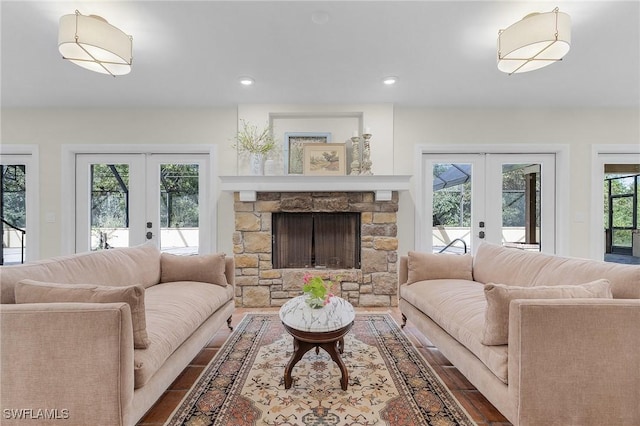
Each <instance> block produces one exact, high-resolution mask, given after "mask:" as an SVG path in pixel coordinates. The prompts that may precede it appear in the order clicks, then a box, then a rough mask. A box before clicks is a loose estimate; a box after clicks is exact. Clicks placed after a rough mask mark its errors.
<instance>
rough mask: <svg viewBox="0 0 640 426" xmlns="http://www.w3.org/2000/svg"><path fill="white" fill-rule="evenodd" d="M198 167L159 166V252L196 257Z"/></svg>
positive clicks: (189, 165)
mask: <svg viewBox="0 0 640 426" xmlns="http://www.w3.org/2000/svg"><path fill="white" fill-rule="evenodd" d="M198 176H199V166H198V164H161V165H160V200H159V202H160V250H161V251H166V252H169V253H174V254H197V253H198V247H199V245H200V241H199V220H200V216H199V212H200V206H199V197H198V194H199V185H200V183H199V178H198Z"/></svg>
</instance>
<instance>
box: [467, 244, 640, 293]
mask: <svg viewBox="0 0 640 426" xmlns="http://www.w3.org/2000/svg"><path fill="white" fill-rule="evenodd" d="M559 277H560V278H561V279H558V278H559ZM473 279H474V280H475V281H479V282H481V283H485V284H488V283H501V284H507V285H517V286H522V287H527V286H534V285H555V283H557V284H561V285H578V284H582V283H586V282H590V281H593V280H596V279H607V280H609V283H610V284H611V293H612V294H613V297H614V298H616V299H640V267H638V265H622V264H619V263H610V262H601V261H596V260H591V259H577V258H569V257H562V256H555V255H549V254H544V253H537V252H529V251H524V250H519V249H516V248H506V247H502V246H498V245H494V244H488V243H482V244H480V246H479V247H478V251H477V253H476V254H475V256H474V258H473Z"/></svg>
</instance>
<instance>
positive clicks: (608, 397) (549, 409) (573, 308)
mask: <svg viewBox="0 0 640 426" xmlns="http://www.w3.org/2000/svg"><path fill="white" fill-rule="evenodd" d="M639 324H640V300H632V299H627V300H624V299H573V300H567V299H564V300H559V299H548V300H539V299H536V300H514V301H512V302H511V304H510V306H509V354H508V359H509V361H508V362H509V372H508V375H509V394H510V396H511V397H512V398H513V401H515V404H516V407H515V408H516V411H517V420H518V423H519V424H520V425H522V426H526V425H540V424H546V425H587V424H588V425H596V424H617V425H632V424H634V425H637V424H640V404H638V398H639V397H640V351H639V350H638V348H640V328H639V326H638V325H639Z"/></svg>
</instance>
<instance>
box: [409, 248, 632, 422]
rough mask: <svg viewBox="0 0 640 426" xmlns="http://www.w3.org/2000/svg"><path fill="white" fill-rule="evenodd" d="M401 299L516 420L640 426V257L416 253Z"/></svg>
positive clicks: (451, 357) (481, 250) (418, 322)
mask: <svg viewBox="0 0 640 426" xmlns="http://www.w3.org/2000/svg"><path fill="white" fill-rule="evenodd" d="M599 279H606V281H604V282H603V281H601V280H599ZM607 281H608V283H607ZM584 283H590V284H589V285H586V286H584V285H582V284H584ZM493 284H496V285H493ZM499 284H502V285H499ZM552 286H553V287H557V288H551V287H552ZM521 287H522V288H521ZM578 287H579V288H578ZM585 291H586V294H585ZM603 291H604V293H603ZM558 292H560V293H559V294H558ZM575 292H577V293H575ZM611 296H612V298H611ZM399 297H400V301H399V306H400V310H401V312H402V314H403V317H404V320H405V322H406V320H408V321H410V322H411V323H412V324H414V325H415V327H417V328H418V329H419V330H420V331H421V332H422V333H423V334H424V335H425V336H426V337H427V338H428V339H429V340H430V341H431V342H432V343H433V344H434V345H435V346H436V347H438V349H440V351H441V352H442V353H443V354H444V355H445V356H446V357H447V358H448V359H449V360H450V361H451V362H452V363H453V364H454V365H455V366H456V367H457V368H458V370H460V372H462V374H464V376H465V377H467V378H468V379H469V381H470V382H471V383H472V384H473V385H474V386H475V387H476V388H477V389H478V390H479V391H480V392H481V393H482V394H483V395H484V396H485V397H486V398H487V399H488V400H489V401H490V402H491V403H492V404H493V405H494V406H495V407H497V408H498V410H500V412H502V414H504V415H505V417H506V418H507V419H509V420H510V421H511V422H512V423H513V424H515V425H523V426H524V425H535V426H538V425H562V426H568V425H579V426H588V425H598V426H599V425H605V424H606V425H609V424H611V425H613V424H615V425H618V426H620V425H639V424H640V300H638V299H640V266H635V265H619V264H612V263H605V262H596V261H590V260H583V259H570V258H563V257H558V256H550V255H545V254H540V253H532V252H525V251H521V250H517V249H513V248H511V249H509V248H502V247H499V246H495V245H490V244H482V245H481V246H480V247H479V248H478V250H477V253H476V254H475V256H473V257H471V255H463V256H456V255H450V254H426V253H416V252H409V254H408V256H403V257H401V259H400V264H399ZM509 302H510V303H509ZM501 318H502V320H501ZM403 325H404V324H403ZM500 335H502V337H501V336H500ZM502 339H504V340H502Z"/></svg>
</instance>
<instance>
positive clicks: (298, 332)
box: [280, 296, 356, 390]
mask: <svg viewBox="0 0 640 426" xmlns="http://www.w3.org/2000/svg"><path fill="white" fill-rule="evenodd" d="M304 299H305V296H298V297H294V298H293V299H291V300H289V301H288V302H286V303H285V304H284V305H282V307H281V308H280V320H281V321H282V324H283V325H284V328H285V329H286V330H287V332H289V334H291V335H292V336H293V355H292V356H291V359H290V360H289V363H288V364H287V366H286V367H285V369H284V388H285V389H289V388H290V387H291V384H292V382H293V379H292V378H291V370H293V367H294V366H295V365H296V364H297V363H298V361H300V359H302V356H303V355H304V354H305V353H307V352H308V351H309V350H311V349H313V348H316V354H317V353H318V352H319V350H320V348H322V349H324V350H325V351H327V353H328V354H329V355H330V356H331V359H332V360H333V361H334V362H335V363H336V364H338V367H339V368H340V372H341V373H342V378H341V379H340V384H341V386H342V390H347V384H348V382H349V372H348V371H347V367H346V366H345V365H344V362H342V358H340V354H341V353H342V352H343V351H344V336H346V334H347V333H348V332H349V330H350V329H351V326H353V320H354V319H355V318H356V313H355V311H354V310H353V306H352V305H351V303H349V302H347V301H346V300H344V299H342V298H340V297H335V296H334V297H332V298H331V301H330V302H329V304H327V305H325V306H324V307H322V308H318V309H313V308H310V307H309V306H308V305H307V304H306V302H305V301H304Z"/></svg>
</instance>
